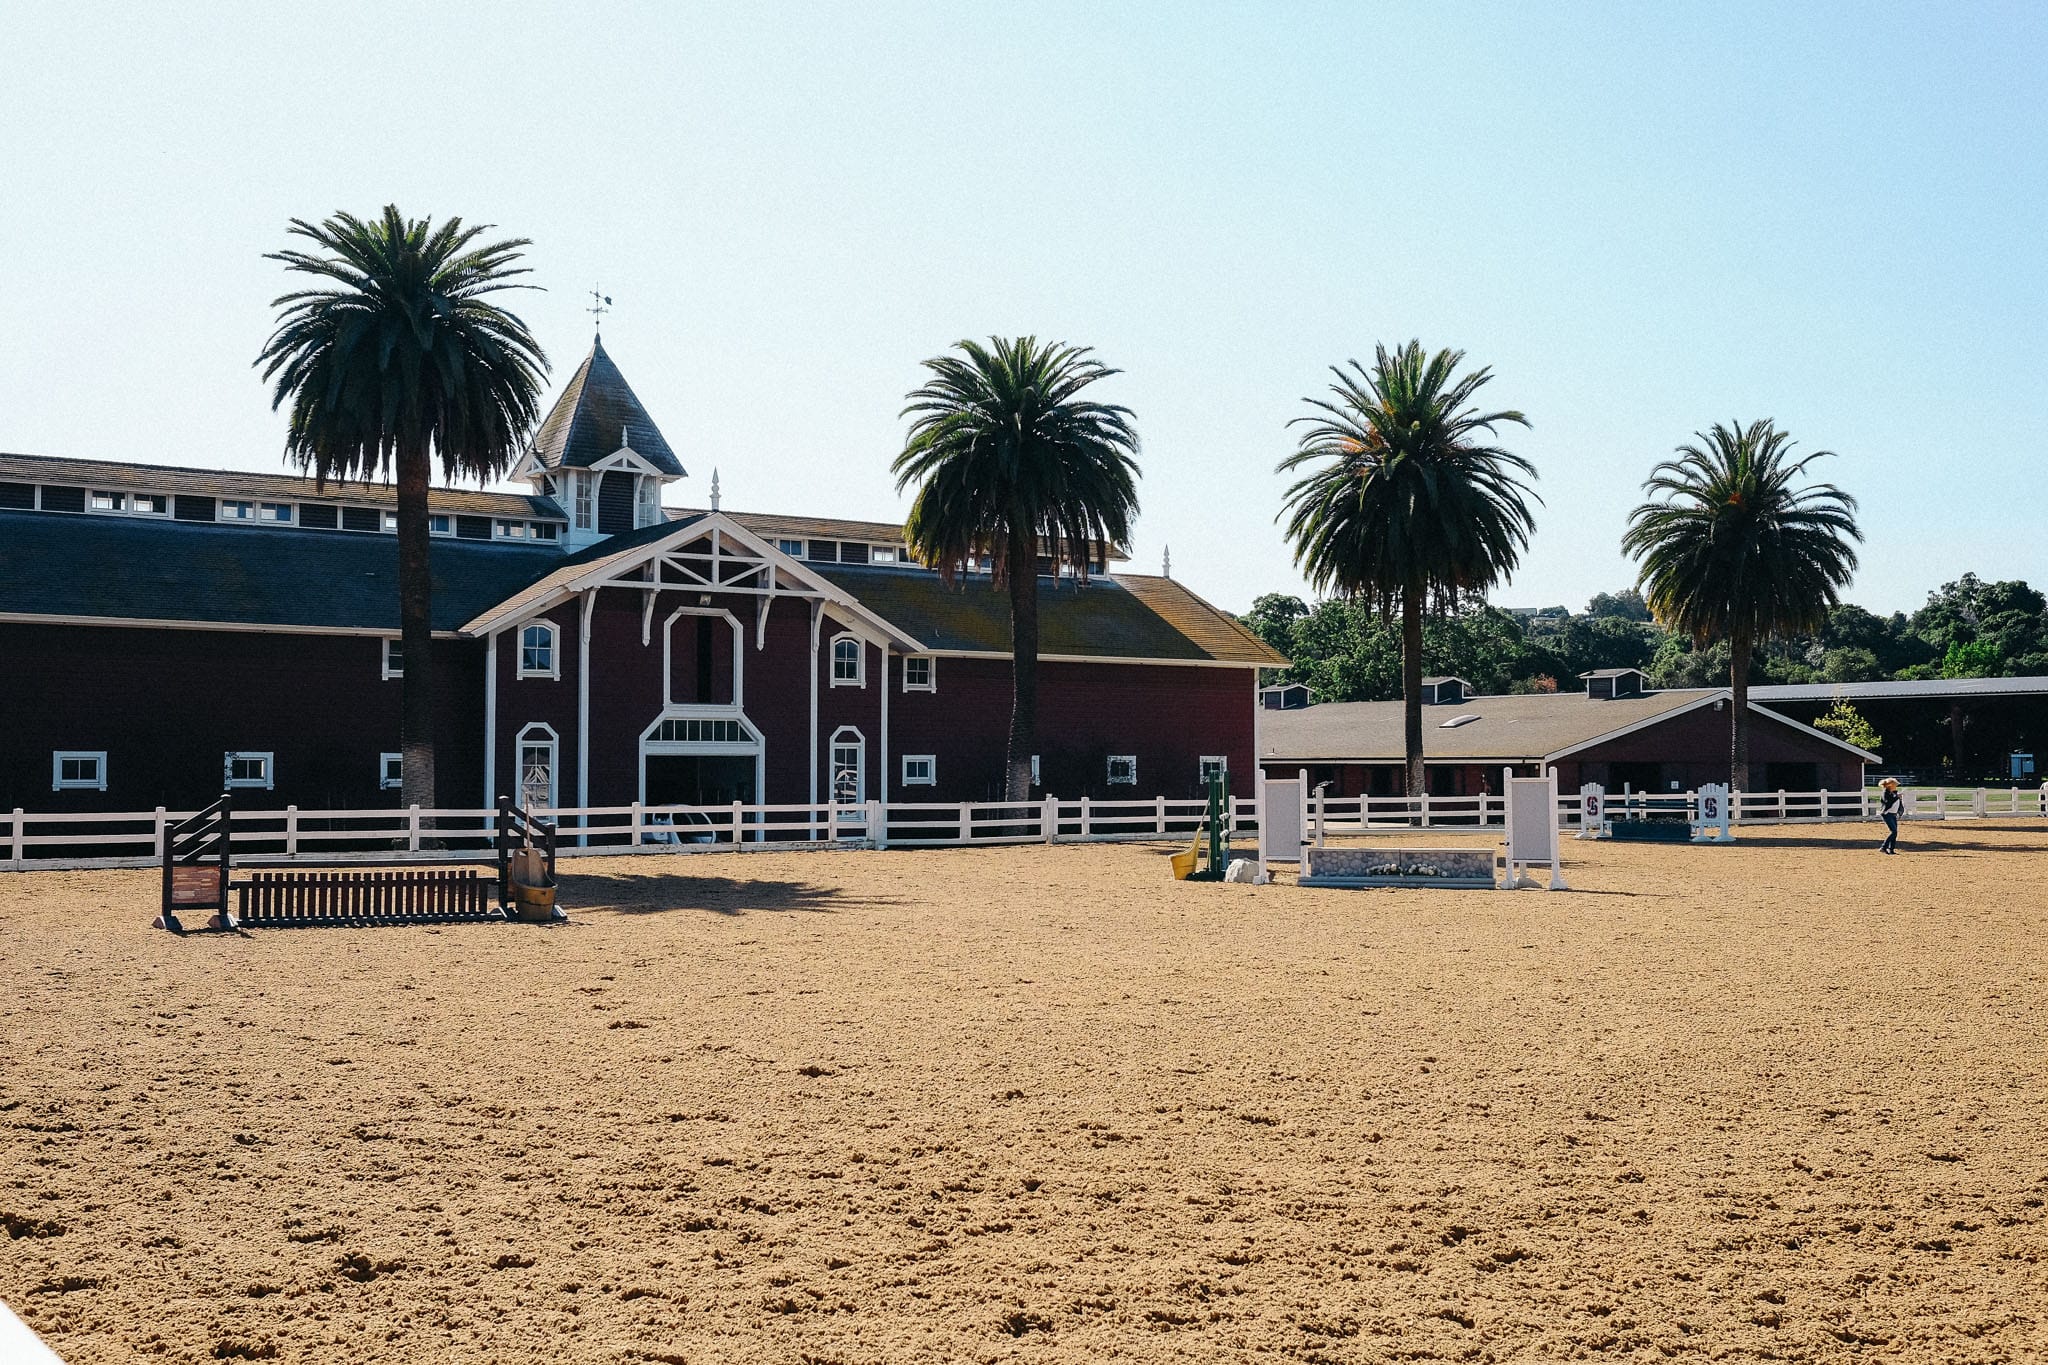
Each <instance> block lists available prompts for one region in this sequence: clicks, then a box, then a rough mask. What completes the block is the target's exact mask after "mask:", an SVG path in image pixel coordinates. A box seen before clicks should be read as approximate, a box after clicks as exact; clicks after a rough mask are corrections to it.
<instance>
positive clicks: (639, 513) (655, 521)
mask: <svg viewBox="0 0 2048 1365" xmlns="http://www.w3.org/2000/svg"><path fill="white" fill-rule="evenodd" d="M660 522H661V482H660V480H658V479H656V478H655V477H654V476H653V475H652V474H642V475H641V476H640V486H639V487H638V488H635V489H634V490H633V528H634V529H635V530H638V529H640V528H641V527H643V526H656V525H659V524H660Z"/></svg>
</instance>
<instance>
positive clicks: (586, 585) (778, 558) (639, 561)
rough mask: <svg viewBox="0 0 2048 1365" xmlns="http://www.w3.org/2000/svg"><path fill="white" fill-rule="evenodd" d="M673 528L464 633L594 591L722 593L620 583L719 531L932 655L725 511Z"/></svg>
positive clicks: (907, 645)
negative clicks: (678, 548) (627, 574)
mask: <svg viewBox="0 0 2048 1365" xmlns="http://www.w3.org/2000/svg"><path fill="white" fill-rule="evenodd" d="M672 525H673V529H672V530H671V531H670V532H669V534H667V535H664V536H658V537H656V538H655V539H653V540H650V541H647V542H645V543H644V544H642V545H640V546H638V547H637V548H636V549H634V550H632V551H627V552H615V556H600V557H599V558H598V560H597V561H596V562H595V563H593V564H591V565H590V566H589V571H588V572H587V573H582V574H578V575H577V576H575V577H573V578H570V579H566V580H564V581H563V582H561V583H559V584H557V585H556V586H555V587H554V589H553V590H552V591H550V592H549V593H548V595H547V596H545V597H541V598H537V599H535V600H533V601H530V602H523V603H521V604H520V605H519V606H518V607H516V608H512V609H509V610H507V609H504V608H503V607H502V604H501V606H500V607H494V608H493V609H492V610H490V611H489V612H487V613H485V614H484V615H482V616H479V617H477V618H476V619H475V620H474V621H472V622H470V623H469V625H468V626H467V627H466V628H465V630H466V633H468V634H471V635H481V634H485V633H488V632H491V631H494V630H497V629H498V628H499V626H500V623H501V622H502V621H503V620H504V619H505V618H506V617H511V616H521V615H528V616H530V615H536V614H539V613H541V612H545V611H547V610H548V609H549V608H551V607H553V606H556V605H558V604H560V603H561V602H564V601H567V600H568V599H569V598H572V597H574V596H575V595H576V594H578V593H580V592H585V591H588V590H589V589H592V588H600V587H616V588H641V589H645V588H650V587H651V588H655V589H657V590H660V591H665V592H710V593H716V592H717V591H718V589H716V588H710V587H692V586H690V585H685V584H679V583H661V582H658V581H653V580H650V581H647V582H644V583H642V582H636V581H634V580H630V579H626V580H621V579H619V578H618V577H617V575H619V574H621V573H623V572H625V571H627V570H629V569H635V568H639V567H640V566H642V565H644V564H647V563H649V562H651V561H653V560H656V559H659V558H661V556H662V555H664V554H666V553H668V552H669V551H670V550H672V549H673V548H674V547H675V545H676V543H677V542H678V541H689V540H696V539H699V538H700V537H702V536H704V535H705V534H707V533H711V532H720V533H723V534H724V535H726V536H727V537H729V538H730V539H732V540H733V541H735V542H737V543H739V544H740V545H742V546H745V547H746V548H747V549H749V550H751V551H753V552H754V553H755V554H756V555H758V556H760V558H762V559H763V560H765V561H767V562H768V563H769V564H772V565H773V566H774V567H775V570H776V573H777V574H778V575H780V576H783V577H786V578H789V579H791V580H793V581H794V582H796V583H797V584H799V585H801V586H802V587H803V588H804V589H806V590H807V594H808V595H810V596H815V597H821V598H823V599H824V600H825V601H827V602H829V603H831V604H832V605H833V606H836V607H838V608H840V609H841V610H842V611H845V612H850V613H852V614H854V615H855V616H857V617H859V618H860V623H861V624H865V625H867V626H869V627H871V628H873V629H875V630H876V631H877V632H878V633H879V634H880V635H882V636H883V637H885V638H887V639H890V640H893V641H894V643H895V645H896V647H897V648H898V649H901V650H904V651H907V652H909V653H914V654H923V653H928V652H929V651H927V650H926V649H925V648H924V646H923V645H922V644H921V643H920V642H919V641H918V639H917V638H916V637H915V636H913V635H911V634H909V633H908V632H906V631H904V630H902V629H900V628H899V627H897V626H895V625H893V624H891V623H890V622H888V621H886V620H884V619H883V618H882V617H880V616H877V615H876V614H875V613H874V612H873V611H870V610H869V609H868V608H867V607H864V606H862V605H861V603H860V600H859V599H858V598H856V597H854V596H852V595H851V594H849V593H848V592H846V591H845V590H844V589H842V588H840V587H838V586H837V585H836V584H834V583H832V582H831V581H830V580H828V579H826V578H823V577H821V576H820V575H818V574H817V573H814V572H813V571H811V570H810V569H808V568H806V567H805V566H804V562H803V561H802V560H800V559H796V558H793V557H791V556H789V555H786V554H784V553H783V552H782V551H780V550H778V549H776V548H775V547H774V546H773V545H770V544H769V543H768V542H767V541H765V540H763V539H761V537H759V536H757V535H755V534H754V533H753V532H752V531H749V530H748V529H747V528H746V527H744V526H741V525H740V524H739V523H738V522H736V521H734V520H732V518H730V517H728V516H727V515H726V514H725V513H723V512H706V513H705V514H704V515H702V516H699V517H693V518H692V519H690V520H689V521H678V522H675V523H673V524H672ZM598 544H600V545H602V544H603V542H602V541H599V542H598ZM792 595H793V596H798V595H806V594H792ZM517 596H518V594H516V593H515V594H513V597H511V598H507V599H506V601H508V602H509V601H512V600H513V598H516V597H517Z"/></svg>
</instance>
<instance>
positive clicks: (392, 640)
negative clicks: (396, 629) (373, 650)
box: [377, 635, 405, 682]
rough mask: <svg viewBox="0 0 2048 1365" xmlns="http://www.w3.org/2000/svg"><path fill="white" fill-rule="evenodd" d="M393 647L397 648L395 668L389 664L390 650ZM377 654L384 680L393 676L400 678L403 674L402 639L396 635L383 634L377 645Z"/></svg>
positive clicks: (403, 643)
mask: <svg viewBox="0 0 2048 1365" xmlns="http://www.w3.org/2000/svg"><path fill="white" fill-rule="evenodd" d="M394 647H395V648H396V649H397V650H398V666H397V667H396V668H394V667H392V665H391V651H392V649H393V648H394ZM377 654H378V660H379V662H380V664H381V666H382V668H381V671H382V674H383V677H384V680H385V681H386V682H389V681H391V680H392V679H393V678H402V677H404V676H405V641H404V640H402V639H400V638H399V637H398V636H396V635H387V636H385V637H384V640H383V643H382V645H381V646H380V647H379V649H378V651H377Z"/></svg>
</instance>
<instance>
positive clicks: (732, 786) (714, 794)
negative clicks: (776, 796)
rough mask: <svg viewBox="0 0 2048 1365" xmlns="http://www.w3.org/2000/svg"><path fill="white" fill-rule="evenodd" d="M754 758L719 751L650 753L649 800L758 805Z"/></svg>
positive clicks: (679, 803) (657, 802)
mask: <svg viewBox="0 0 2048 1365" xmlns="http://www.w3.org/2000/svg"><path fill="white" fill-rule="evenodd" d="M754 769H755V762H754V760H753V759H752V758H742V757H739V756H737V755H730V754H719V755H703V754H649V755H648V756H647V798H646V800H647V804H648V805H650V806H729V805H731V804H732V803H733V802H735V801H739V802H742V803H744V804H746V805H750V806H751V805H754V804H755V803H756V802H757V800H758V799H759V797H758V793H757V792H756V790H755V787H754V775H755V774H754Z"/></svg>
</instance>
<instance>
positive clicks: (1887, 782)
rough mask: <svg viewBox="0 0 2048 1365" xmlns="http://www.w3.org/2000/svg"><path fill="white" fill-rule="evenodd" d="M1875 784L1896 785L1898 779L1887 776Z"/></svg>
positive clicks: (1881, 785) (1882, 785)
mask: <svg viewBox="0 0 2048 1365" xmlns="http://www.w3.org/2000/svg"><path fill="white" fill-rule="evenodd" d="M1877 785H1878V786H1880V787H1896V786H1898V785H1899V779H1898V778H1896V777H1887V778H1885V779H1884V780H1883V781H1882V782H1880V783H1878V784H1877Z"/></svg>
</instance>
